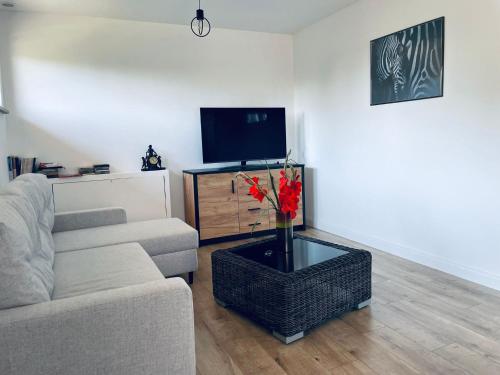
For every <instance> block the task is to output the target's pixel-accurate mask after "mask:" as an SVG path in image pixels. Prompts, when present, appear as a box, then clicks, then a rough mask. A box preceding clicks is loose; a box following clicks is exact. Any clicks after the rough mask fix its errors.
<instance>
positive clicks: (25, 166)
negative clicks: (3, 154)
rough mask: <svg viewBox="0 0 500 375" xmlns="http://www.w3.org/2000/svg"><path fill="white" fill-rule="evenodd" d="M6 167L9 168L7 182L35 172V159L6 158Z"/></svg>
mask: <svg viewBox="0 0 500 375" xmlns="http://www.w3.org/2000/svg"><path fill="white" fill-rule="evenodd" d="M7 165H8V168H9V180H11V181H12V180H13V179H14V178H16V177H17V176H19V175H22V174H25V173H33V172H36V158H21V157H18V156H8V157H7Z"/></svg>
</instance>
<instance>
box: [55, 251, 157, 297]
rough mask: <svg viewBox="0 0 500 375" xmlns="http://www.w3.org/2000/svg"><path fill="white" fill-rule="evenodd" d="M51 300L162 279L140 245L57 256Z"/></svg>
mask: <svg viewBox="0 0 500 375" xmlns="http://www.w3.org/2000/svg"><path fill="white" fill-rule="evenodd" d="M54 271H55V288H54V293H53V295H52V299H60V298H68V297H74V296H78V295H83V294H88V293H94V292H99V291H102V290H108V289H115V288H122V287H126V286H131V285H137V284H143V283H147V282H150V281H156V280H161V279H163V278H164V277H163V275H162V274H161V272H160V271H159V270H158V268H157V267H156V266H155V264H154V263H153V261H152V260H151V258H150V257H149V256H148V255H147V254H146V252H145V251H144V249H143V248H142V247H141V246H140V245H139V244H138V243H127V244H122V245H115V246H106V247H99V248H93V249H85V250H78V251H70V252H65V253H58V254H56V259H55V262H54Z"/></svg>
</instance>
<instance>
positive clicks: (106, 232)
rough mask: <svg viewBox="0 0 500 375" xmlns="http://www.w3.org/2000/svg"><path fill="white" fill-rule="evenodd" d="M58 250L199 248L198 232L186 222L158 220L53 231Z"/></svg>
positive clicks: (158, 251) (151, 251) (153, 251)
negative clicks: (136, 245)
mask: <svg viewBox="0 0 500 375" xmlns="http://www.w3.org/2000/svg"><path fill="white" fill-rule="evenodd" d="M53 236H54V242H55V246H56V252H64V251H74V250H82V249H87V248H91V247H99V246H108V245H114V244H120V243H128V242H138V243H139V244H140V245H141V246H142V247H143V248H144V250H146V252H147V253H148V254H149V255H150V256H155V255H160V254H167V253H173V252H177V251H183V250H190V249H195V248H198V232H197V231H196V230H194V229H193V228H191V227H190V226H189V225H187V224H186V223H184V222H183V221H181V220H179V219H176V218H172V219H158V220H149V221H141V222H135V223H127V224H119V225H108V226H104V227H98V228H89V229H80V230H75V231H69V232H60V233H53Z"/></svg>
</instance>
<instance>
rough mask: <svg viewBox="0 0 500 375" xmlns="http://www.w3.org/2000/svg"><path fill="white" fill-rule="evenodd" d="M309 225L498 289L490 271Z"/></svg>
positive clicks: (498, 283)
mask: <svg viewBox="0 0 500 375" xmlns="http://www.w3.org/2000/svg"><path fill="white" fill-rule="evenodd" d="M311 226H312V227H314V228H317V229H319V230H323V231H326V232H330V233H334V234H336V235H338V236H342V237H345V238H347V239H349V240H352V241H356V242H360V243H363V244H365V245H368V246H371V247H373V248H375V249H378V250H381V251H384V252H386V253H389V254H392V255H396V256H398V257H401V258H404V259H407V260H411V261H412V262H416V263H419V264H422V265H424V266H427V267H430V268H434V269H437V270H439V271H442V272H445V273H449V274H451V275H453V276H456V277H459V278H461V279H465V280H468V281H472V282H474V283H477V284H481V285H483V286H486V287H489V288H493V289H496V290H500V275H497V274H493V273H491V272H487V271H484V270H480V269H477V268H474V267H469V266H466V265H463V264H459V263H457V262H454V261H452V260H450V259H447V258H444V257H440V256H438V255H435V254H431V253H428V252H425V251H422V250H417V249H414V248H411V247H408V246H403V245H399V244H395V243H392V242H389V241H386V240H383V239H380V238H377V237H373V236H369V235H364V234H361V233H357V232H355V231H352V230H349V229H347V228H344V227H340V226H335V225H334V226H331V225H328V226H326V225H321V224H320V223H317V224H316V225H311Z"/></svg>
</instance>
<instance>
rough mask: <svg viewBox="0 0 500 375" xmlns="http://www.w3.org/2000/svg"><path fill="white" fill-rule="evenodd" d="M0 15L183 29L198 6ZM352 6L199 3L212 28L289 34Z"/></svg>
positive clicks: (65, 0) (145, 3) (67, 1)
mask: <svg viewBox="0 0 500 375" xmlns="http://www.w3.org/2000/svg"><path fill="white" fill-rule="evenodd" d="M6 1H12V2H14V3H15V4H16V6H15V7H14V8H5V7H0V9H2V10H8V9H12V10H13V11H27V12H44V13H57V14H66V15H80V16H92V17H105V18H117V19H127V20H136V21H149V22H165V23H173V24H180V25H187V24H189V23H190V22H191V19H192V18H193V17H194V15H195V10H196V9H197V7H198V0H0V3H3V2H6ZM355 1H356V0H202V2H201V7H202V8H203V9H205V16H206V17H207V18H208V19H209V20H210V21H211V22H212V24H213V25H214V27H219V28H228V29H239V30H252V31H264V32H272V33H294V32H296V31H298V30H300V29H302V28H304V27H305V26H307V25H310V24H312V23H314V22H316V21H318V20H320V19H322V18H324V17H326V16H328V15H330V14H332V13H334V12H336V11H338V10H340V9H342V8H344V7H346V6H348V5H350V4H352V3H354V2H355Z"/></svg>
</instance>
